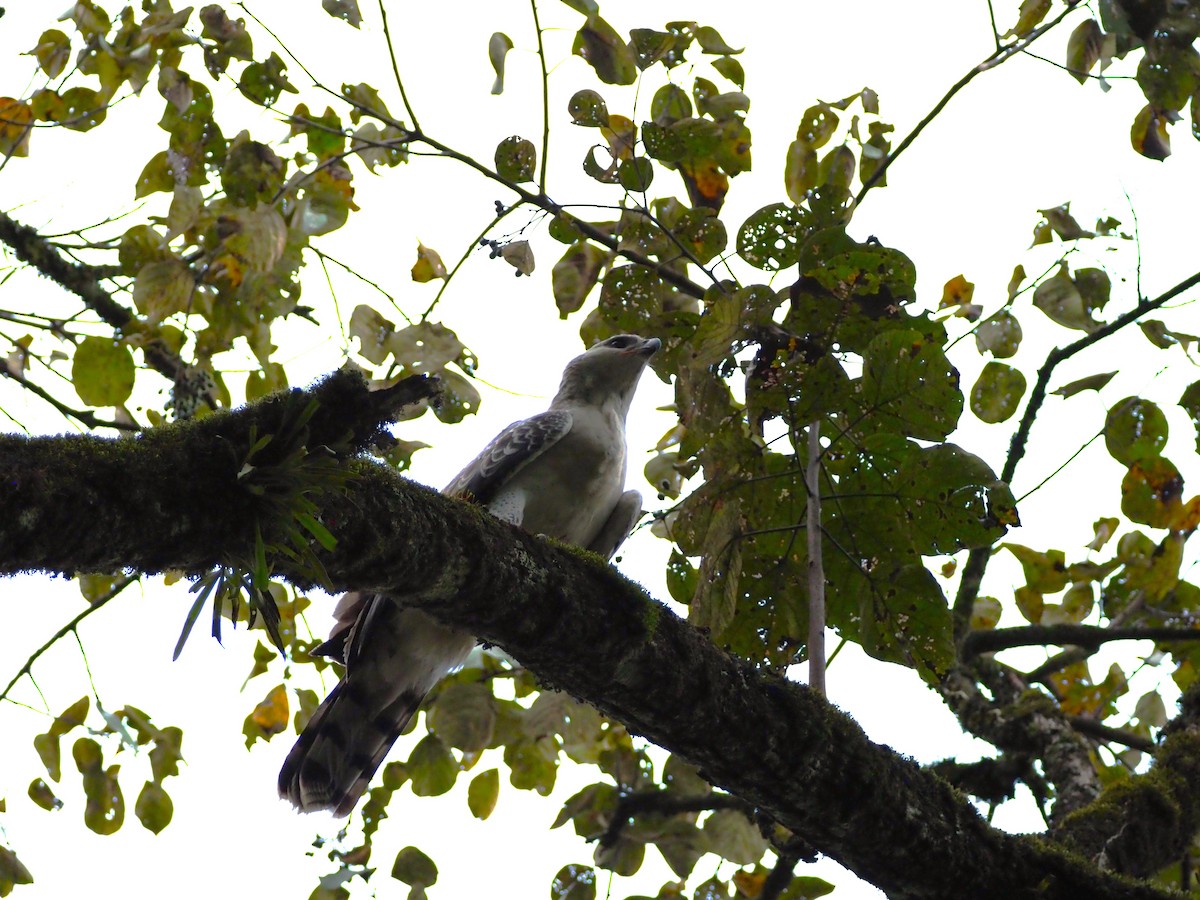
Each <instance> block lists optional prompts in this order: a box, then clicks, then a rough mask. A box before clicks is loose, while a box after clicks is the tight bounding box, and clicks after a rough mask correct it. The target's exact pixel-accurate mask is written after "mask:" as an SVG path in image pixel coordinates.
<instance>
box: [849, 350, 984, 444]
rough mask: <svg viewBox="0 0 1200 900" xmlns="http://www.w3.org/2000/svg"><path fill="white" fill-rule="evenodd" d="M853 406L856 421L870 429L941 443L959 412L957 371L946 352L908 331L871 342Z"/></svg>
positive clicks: (960, 394) (959, 393)
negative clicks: (855, 409)
mask: <svg viewBox="0 0 1200 900" xmlns="http://www.w3.org/2000/svg"><path fill="white" fill-rule="evenodd" d="M853 401H854V406H856V407H857V409H858V415H857V416H855V418H858V419H860V421H861V422H862V423H863V424H864V425H866V426H868V427H870V428H871V429H873V430H876V431H888V432H893V433H895V434H902V435H908V436H910V437H915V438H918V439H921V440H927V441H940V440H944V439H945V437H946V436H947V435H948V434H949V433H950V432H951V431H953V430H954V427H955V426H956V425H957V424H958V418H959V416H960V415H961V414H962V407H963V398H962V392H961V391H960V390H959V387H958V372H957V371H955V369H954V367H953V366H951V365H950V361H949V360H948V359H946V354H945V352H944V351H943V350H942V348H941V347H940V346H938V345H937V344H934V343H933V342H931V341H928V340H926V339H925V338H923V337H922V336H921V335H920V334H919V333H918V332H915V331H906V330H905V331H889V332H885V333H883V334H881V335H879V336H878V337H876V338H875V339H874V340H873V341H871V343H870V345H869V346H868V347H867V351H866V354H865V359H864V364H863V375H862V378H861V379H859V381H858V382H857V384H856V387H855V391H854V397H853ZM860 427H862V426H861V425H860Z"/></svg>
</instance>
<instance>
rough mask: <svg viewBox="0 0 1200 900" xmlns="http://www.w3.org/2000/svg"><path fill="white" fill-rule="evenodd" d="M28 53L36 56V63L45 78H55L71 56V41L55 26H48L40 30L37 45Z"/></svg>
mask: <svg viewBox="0 0 1200 900" xmlns="http://www.w3.org/2000/svg"><path fill="white" fill-rule="evenodd" d="M29 53H30V54H31V55H33V56H35V57H37V61H38V65H39V66H40V67H41V69H42V71H43V72H44V73H45V75H46V77H47V78H57V77H58V76H59V75H61V74H62V72H63V69H65V68H66V67H67V60H68V59H70V57H71V41H70V39H69V38H68V37H67V36H66V35H65V34H63V33H62V32H61V31H59V30H58V29H57V28H50V29H48V30H46V31H43V32H42V36H41V37H40V38H38V42H37V46H36V47H34V48H33V49H32V50H30V51H29Z"/></svg>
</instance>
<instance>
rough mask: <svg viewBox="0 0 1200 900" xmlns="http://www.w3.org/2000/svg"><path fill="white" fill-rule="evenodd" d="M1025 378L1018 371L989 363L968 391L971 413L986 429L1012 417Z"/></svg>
mask: <svg viewBox="0 0 1200 900" xmlns="http://www.w3.org/2000/svg"><path fill="white" fill-rule="evenodd" d="M1025 387H1026V383H1025V376H1024V375H1023V374H1022V373H1021V370H1020V369H1014V368H1013V367H1012V366H1006V365H1005V364H1004V363H998V362H990V363H988V364H987V365H986V366H984V367H983V371H982V372H980V373H979V379H978V380H977V381H976V382H975V385H974V386H973V387H972V388H971V412H973V413H975V415H976V416H977V417H978V418H979V419H980V421H983V422H987V423H988V424H989V425H995V424H997V423H999V422H1003V421H1005V420H1007V419H1009V418H1011V417H1012V415H1013V413H1015V412H1016V411H1017V408H1018V407H1019V406H1020V405H1021V398H1022V397H1023V396H1025Z"/></svg>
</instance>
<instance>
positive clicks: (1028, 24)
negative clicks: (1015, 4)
mask: <svg viewBox="0 0 1200 900" xmlns="http://www.w3.org/2000/svg"><path fill="white" fill-rule="evenodd" d="M1048 12H1050V0H1022V2H1021V8H1020V10H1019V11H1018V13H1017V24H1016V25H1014V26H1013V27H1012V28H1011V29H1010V30H1009V31H1008V32H1006V33H1005V34H1004V37H1013V36H1016V37H1025V36H1026V35H1028V34H1029V33H1030V32H1031V31H1033V29H1035V28H1036V27H1037V26H1038V24H1039V23H1040V22H1041V21H1042V19H1044V18H1046V13H1048Z"/></svg>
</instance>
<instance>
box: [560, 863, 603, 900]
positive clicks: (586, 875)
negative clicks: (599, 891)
mask: <svg viewBox="0 0 1200 900" xmlns="http://www.w3.org/2000/svg"><path fill="white" fill-rule="evenodd" d="M550 900H596V870H595V869H593V868H592V867H591V866H584V865H580V864H578V863H571V864H569V865H566V866H563V867H562V868H561V869H559V870H558V874H557V875H555V876H554V880H553V881H552V882H550Z"/></svg>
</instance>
